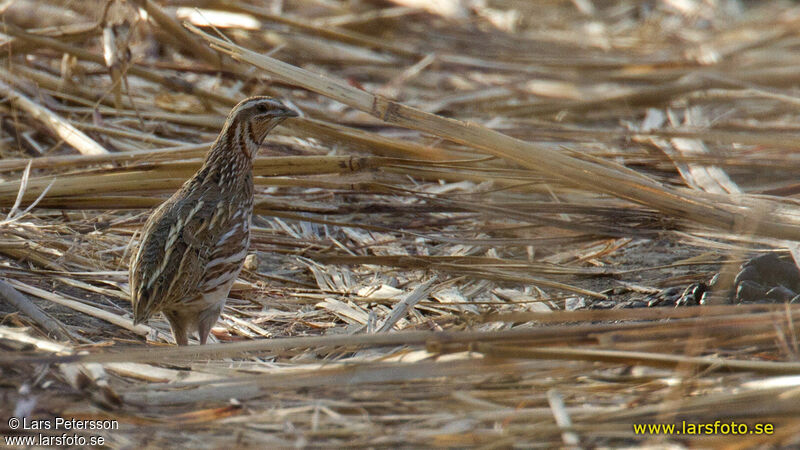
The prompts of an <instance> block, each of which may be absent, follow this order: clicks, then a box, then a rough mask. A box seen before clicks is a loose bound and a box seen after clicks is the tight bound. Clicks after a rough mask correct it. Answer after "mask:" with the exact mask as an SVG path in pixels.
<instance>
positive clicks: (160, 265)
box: [129, 97, 297, 345]
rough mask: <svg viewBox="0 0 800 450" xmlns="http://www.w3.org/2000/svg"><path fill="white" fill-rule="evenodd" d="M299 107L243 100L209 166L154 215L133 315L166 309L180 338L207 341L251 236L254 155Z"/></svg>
mask: <svg viewBox="0 0 800 450" xmlns="http://www.w3.org/2000/svg"><path fill="white" fill-rule="evenodd" d="M295 116H297V113H295V112H294V111H292V110H291V109H289V108H287V107H286V106H284V105H283V104H282V103H281V102H279V101H277V100H275V99H272V98H269V97H252V98H249V99H247V100H244V101H242V102H241V103H239V104H238V105H236V106H235V107H234V108H233V110H231V113H230V114H229V115H228V120H227V121H226V122H225V126H224V127H223V128H222V131H221V132H220V134H219V137H217V140H216V141H215V142H214V145H213V146H212V147H211V150H210V151H209V152H208V155H207V156H206V159H205V162H204V163H203V167H201V168H200V170H199V171H198V172H197V173H196V174H195V175H194V176H193V177H192V178H191V179H189V180H188V181H187V182H186V183H184V185H183V187H181V189H180V190H178V191H177V192H176V193H175V194H173V195H172V197H170V198H169V199H168V200H167V201H166V202H164V203H163V204H162V205H161V206H159V207H158V208H157V209H156V210H155V212H153V214H152V215H151V216H150V218H149V219H148V220H147V223H146V224H145V226H144V231H143V232H142V240H141V244H140V245H139V250H138V251H137V252H136V253H135V255H134V256H133V259H132V261H131V265H130V274H129V275H130V286H131V301H132V303H133V323H134V324H138V323H141V322H144V321H145V320H147V319H149V318H150V317H152V316H153V314H155V313H157V312H159V311H161V312H163V313H164V315H165V316H166V317H167V320H168V321H169V324H170V326H171V327H172V334H173V336H174V337H175V341H176V342H177V343H178V345H186V344H188V334H189V333H192V332H194V331H195V330H197V332H198V334H199V337H200V343H201V344H205V343H206V339H207V338H208V334H209V332H210V331H211V327H212V326H213V325H214V323H216V321H217V319H218V318H219V315H220V312H221V311H222V307H223V306H224V305H225V300H226V299H227V297H228V292H230V289H231V286H232V285H233V282H234V280H236V277H237V276H238V275H239V272H240V271H241V269H242V263H243V262H244V258H245V256H246V255H247V247H248V245H249V244H250V219H251V217H252V215H253V157H254V156H255V154H256V152H257V151H258V147H259V145H260V144H261V142H262V141H263V140H264V138H265V137H266V135H267V134H268V133H269V132H270V130H272V128H274V127H275V126H276V125H278V124H279V123H280V122H282V121H283V120H285V119H287V118H289V117H295Z"/></svg>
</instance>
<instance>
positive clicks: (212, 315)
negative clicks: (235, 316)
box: [197, 305, 222, 345]
mask: <svg viewBox="0 0 800 450" xmlns="http://www.w3.org/2000/svg"><path fill="white" fill-rule="evenodd" d="M221 312H222V305H214V306H212V307H211V308H208V309H206V310H204V311H201V312H200V317H198V320H197V334H198V335H199V336H200V344H201V345H205V343H206V340H207V339H208V334H209V333H210V332H211V327H213V326H214V324H215V323H217V320H219V315H220V313H221Z"/></svg>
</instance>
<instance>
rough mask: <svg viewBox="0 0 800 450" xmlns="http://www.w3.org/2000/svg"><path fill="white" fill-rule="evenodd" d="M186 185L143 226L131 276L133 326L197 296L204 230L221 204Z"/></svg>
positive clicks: (206, 245)
mask: <svg viewBox="0 0 800 450" xmlns="http://www.w3.org/2000/svg"><path fill="white" fill-rule="evenodd" d="M189 187H190V186H189V184H188V183H187V186H185V188H184V189H181V190H180V191H178V192H177V193H175V195H173V196H172V197H171V198H170V199H169V200H167V201H166V202H165V203H164V204H162V205H161V206H160V207H159V208H158V209H157V210H156V211H155V212H154V213H153V215H152V216H151V217H150V219H149V220H148V222H147V224H145V227H144V230H143V232H142V235H143V238H142V242H141V244H140V246H139V250H138V251H137V253H136V254H135V255H134V257H133V260H132V265H131V271H130V286H131V299H132V303H133V312H134V321H135V322H137V323H138V322H142V321H144V320H147V318H149V317H150V316H152V315H153V314H154V313H155V312H157V311H159V310H161V309H163V308H164V307H165V306H171V305H174V304H175V303H178V302H181V301H191V300H192V299H194V298H195V297H197V296H199V295H200V294H201V292H200V287H199V284H200V280H201V279H202V278H203V275H204V272H205V267H206V265H207V263H208V261H209V257H210V255H211V253H212V251H211V249H210V247H211V246H212V245H213V244H214V242H213V239H214V236H213V233H208V232H206V231H205V230H206V229H208V227H209V225H210V224H211V223H212V221H213V219H214V215H215V213H216V212H217V204H219V203H220V202H219V201H218V200H219V194H218V192H217V191H216V190H214V189H213V188H212V189H209V188H203V189H191V188H189Z"/></svg>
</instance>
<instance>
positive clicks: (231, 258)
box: [206, 248, 247, 270]
mask: <svg viewBox="0 0 800 450" xmlns="http://www.w3.org/2000/svg"><path fill="white" fill-rule="evenodd" d="M245 256H247V249H246V248H243V249H242V250H241V251H239V252H236V253H234V254H232V255H231V256H228V257H227V258H217V259H214V260H211V262H209V263H208V265H207V266H206V270H208V269H210V268H212V267H214V266H218V265H220V264H229V263H232V262H236V261H239V260H241V259H244V257H245Z"/></svg>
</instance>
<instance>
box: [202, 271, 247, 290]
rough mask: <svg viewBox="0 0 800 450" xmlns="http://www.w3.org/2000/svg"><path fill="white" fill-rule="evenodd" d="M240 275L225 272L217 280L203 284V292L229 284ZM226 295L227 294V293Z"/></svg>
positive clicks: (236, 272)
mask: <svg viewBox="0 0 800 450" xmlns="http://www.w3.org/2000/svg"><path fill="white" fill-rule="evenodd" d="M238 274H239V273H238V271H234V272H225V273H223V274H222V275H220V276H218V277H217V278H214V279H213V280H207V281H206V282H205V283H203V288H202V290H203V291H205V290H206V289H209V288H213V287H216V286H222V285H224V284H227V283H228V282H229V281H231V280H232V279H233V278H234V277H235V276H237V275H238ZM225 294H227V292H226V293H225Z"/></svg>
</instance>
